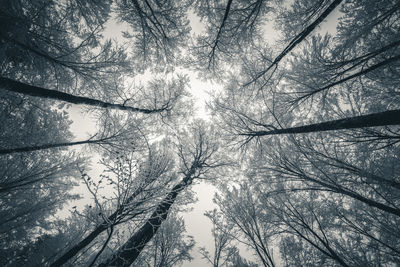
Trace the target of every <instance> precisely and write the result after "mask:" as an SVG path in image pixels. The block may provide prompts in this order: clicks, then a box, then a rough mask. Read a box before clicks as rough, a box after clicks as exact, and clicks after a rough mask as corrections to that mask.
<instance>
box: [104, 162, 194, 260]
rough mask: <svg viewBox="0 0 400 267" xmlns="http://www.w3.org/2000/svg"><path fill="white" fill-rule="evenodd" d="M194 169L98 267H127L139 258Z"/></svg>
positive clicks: (192, 170)
mask: <svg viewBox="0 0 400 267" xmlns="http://www.w3.org/2000/svg"><path fill="white" fill-rule="evenodd" d="M194 171H195V168H192V169H191V171H190V172H189V173H188V174H187V175H186V176H185V178H183V179H182V181H181V182H180V183H179V184H177V185H176V186H174V188H172V190H171V191H170V192H169V193H168V195H167V196H166V197H165V198H164V200H163V201H162V202H161V203H160V204H159V205H158V207H157V208H156V210H155V211H154V213H153V214H152V215H151V217H150V219H149V220H147V222H146V223H145V224H144V225H143V226H142V227H141V228H140V229H139V230H138V231H137V232H136V233H135V234H134V235H133V236H132V237H131V238H129V240H128V241H127V242H126V243H125V244H124V245H123V246H122V247H121V248H120V249H119V250H118V251H117V252H116V253H115V254H114V255H113V256H112V257H110V258H109V259H108V260H107V261H105V262H104V263H102V264H100V265H99V267H106V266H119V267H129V266H130V265H131V264H132V263H133V262H134V261H135V260H136V258H137V257H138V256H139V254H140V252H141V251H142V250H143V248H144V247H145V245H146V244H147V243H148V242H149V241H150V240H151V239H152V238H153V236H154V235H155V234H156V233H157V231H158V229H159V228H160V226H161V224H162V222H163V221H165V219H166V218H167V216H168V212H169V209H170V208H171V206H172V204H173V203H174V201H175V199H176V197H177V196H178V194H179V193H180V192H181V191H182V190H183V189H185V188H186V186H187V185H188V184H189V183H190V182H191V180H192V179H193V178H192V175H193V174H194Z"/></svg>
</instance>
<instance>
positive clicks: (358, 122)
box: [240, 109, 400, 137]
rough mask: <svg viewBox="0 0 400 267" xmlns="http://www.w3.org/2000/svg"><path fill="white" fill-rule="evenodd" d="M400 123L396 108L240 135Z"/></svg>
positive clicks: (293, 132) (328, 129)
mask: <svg viewBox="0 0 400 267" xmlns="http://www.w3.org/2000/svg"><path fill="white" fill-rule="evenodd" d="M399 124H400V110H398V109H396V110H389V111H384V112H379V113H372V114H368V115H361V116H356V117H350V118H346V119H340V120H333V121H327V122H321V123H315V124H308V125H303V126H298V127H291V128H285V129H274V130H270V131H254V132H249V133H244V134H240V135H244V136H251V137H256V136H266V135H278V134H299V133H314V132H324V131H334V130H344V129H354V128H365V127H376V126H387V125H399Z"/></svg>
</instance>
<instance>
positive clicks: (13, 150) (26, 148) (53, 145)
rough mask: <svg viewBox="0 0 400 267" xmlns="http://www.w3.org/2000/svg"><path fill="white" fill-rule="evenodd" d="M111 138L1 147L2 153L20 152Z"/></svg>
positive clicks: (95, 142)
mask: <svg viewBox="0 0 400 267" xmlns="http://www.w3.org/2000/svg"><path fill="white" fill-rule="evenodd" d="M108 139H110V138H101V139H95V140H91V139H88V140H84V141H76V142H65V143H56V144H44V145H37V146H26V147H18V148H4V149H0V155H4V154H11V153H18V152H32V151H37V150H42V149H48V148H56V147H68V146H76V145H84V144H98V143H101V142H104V141H106V140H108Z"/></svg>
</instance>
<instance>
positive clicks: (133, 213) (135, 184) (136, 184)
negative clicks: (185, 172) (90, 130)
mask: <svg viewBox="0 0 400 267" xmlns="http://www.w3.org/2000/svg"><path fill="white" fill-rule="evenodd" d="M153 149H154V148H153ZM153 149H152V150H151V151H149V155H148V156H147V157H148V158H147V161H146V162H143V163H140V157H142V156H143V155H142V154H141V153H139V154H138V155H136V154H137V152H136V151H132V152H131V153H129V152H127V151H124V152H123V153H122V152H121V153H120V152H118V153H117V156H116V158H111V160H105V161H103V165H104V166H105V167H106V169H105V173H106V174H107V175H102V177H101V179H100V180H99V181H98V182H94V181H93V179H92V178H91V177H89V176H87V174H85V173H83V174H82V175H83V178H84V179H85V183H86V185H87V186H88V189H89V191H90V192H91V193H92V195H93V198H94V200H95V203H96V207H97V209H98V210H97V211H98V215H99V216H100V218H102V220H100V221H99V222H98V223H97V225H95V226H94V229H93V230H92V231H91V232H90V233H89V234H87V235H86V237H85V238H83V239H82V240H80V241H79V242H77V243H76V244H75V245H73V246H71V247H70V248H68V250H66V251H64V252H63V254H62V255H60V256H59V257H58V258H57V259H56V260H55V261H54V262H53V263H52V264H51V265H50V266H61V265H63V264H65V263H66V262H67V261H69V260H70V259H71V258H73V257H74V256H75V255H77V254H78V253H80V252H81V251H82V250H83V249H84V248H85V247H86V246H88V245H89V244H90V243H91V242H92V241H93V240H95V239H96V238H97V237H98V236H100V235H101V234H102V233H103V232H105V231H106V230H109V229H111V230H112V231H113V229H114V228H116V227H117V226H118V225H120V224H123V223H125V222H128V221H133V220H138V219H139V218H140V216H143V215H144V214H146V212H148V210H151V209H152V208H153V206H154V205H156V204H151V202H152V199H155V198H157V197H159V196H160V195H162V192H163V191H164V190H163V188H165V187H168V185H169V183H171V178H170V172H171V167H172V162H171V160H168V156H167V155H166V154H162V151H160V152H158V151H157V150H156V149H154V151H153ZM138 158H139V159H138ZM139 164H140V165H139ZM137 165H139V166H140V167H139V170H138V171H136V168H137V167H136V166H137ZM103 182H107V184H108V187H109V190H110V189H111V188H110V187H111V186H113V187H114V190H115V191H116V195H117V199H113V198H111V199H110V197H106V196H104V194H105V192H103V193H102V194H103V195H102V194H101V186H102V185H101V184H102V183H103ZM108 194H110V192H108ZM105 200H107V202H111V207H112V208H113V209H111V212H110V211H108V210H109V209H110V208H107V206H108V205H107V204H110V203H107V202H104V201H105ZM107 213H110V214H109V215H107ZM100 253H101V252H100ZM97 257H98V256H97ZM97 257H96V258H97ZM94 261H95V260H93V263H94Z"/></svg>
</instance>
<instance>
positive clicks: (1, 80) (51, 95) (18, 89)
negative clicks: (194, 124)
mask: <svg viewBox="0 0 400 267" xmlns="http://www.w3.org/2000/svg"><path fill="white" fill-rule="evenodd" d="M0 89H3V90H7V91H11V92H15V93H20V94H24V95H29V96H35V97H41V98H48V99H54V100H60V101H64V102H68V103H72V104H78V105H79V104H82V105H88V106H95V107H101V108H111V109H119V110H127V111H133V112H139V113H145V114H150V113H159V112H162V111H164V110H166V109H167V108H168V107H167V106H165V107H163V108H157V109H143V108H135V107H130V106H125V105H123V104H114V103H108V102H104V101H101V100H97V99H93V98H88V97H84V96H75V95H71V94H67V93H63V92H60V91H57V90H51V89H45V88H42V87H38V86H34V85H29V84H26V83H22V82H18V81H14V80H11V79H8V78H5V77H0Z"/></svg>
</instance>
